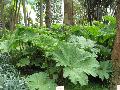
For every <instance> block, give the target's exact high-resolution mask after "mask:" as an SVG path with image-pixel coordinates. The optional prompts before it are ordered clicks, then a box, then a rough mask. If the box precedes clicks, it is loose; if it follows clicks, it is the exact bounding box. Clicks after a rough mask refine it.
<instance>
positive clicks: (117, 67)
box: [110, 0, 120, 90]
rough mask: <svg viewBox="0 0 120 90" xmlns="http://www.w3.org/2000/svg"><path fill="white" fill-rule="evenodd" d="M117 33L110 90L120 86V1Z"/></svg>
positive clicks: (117, 15) (119, 3) (118, 4)
mask: <svg viewBox="0 0 120 90" xmlns="http://www.w3.org/2000/svg"><path fill="white" fill-rule="evenodd" d="M116 20H117V32H116V38H115V42H114V46H113V51H112V57H111V58H112V64H113V74H112V78H111V85H110V90H117V85H120V0H118V3H117V9H116Z"/></svg>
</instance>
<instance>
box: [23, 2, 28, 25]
mask: <svg viewBox="0 0 120 90" xmlns="http://www.w3.org/2000/svg"><path fill="white" fill-rule="evenodd" d="M22 5H23V13H24V23H25V26H27V14H26V7H25V0H22Z"/></svg>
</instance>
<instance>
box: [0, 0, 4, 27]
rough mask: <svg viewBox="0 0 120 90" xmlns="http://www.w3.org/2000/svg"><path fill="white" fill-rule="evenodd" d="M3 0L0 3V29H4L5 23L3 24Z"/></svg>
mask: <svg viewBox="0 0 120 90" xmlns="http://www.w3.org/2000/svg"><path fill="white" fill-rule="evenodd" d="M3 12H4V0H1V1H0V28H3V29H5V22H4V15H3Z"/></svg>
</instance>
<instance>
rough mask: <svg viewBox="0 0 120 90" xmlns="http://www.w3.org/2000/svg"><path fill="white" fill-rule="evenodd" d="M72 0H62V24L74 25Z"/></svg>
mask: <svg viewBox="0 0 120 90" xmlns="http://www.w3.org/2000/svg"><path fill="white" fill-rule="evenodd" d="M73 12H74V9H73V0H64V24H67V25H74V13H73Z"/></svg>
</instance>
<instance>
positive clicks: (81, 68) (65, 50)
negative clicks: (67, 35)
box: [53, 37, 99, 85]
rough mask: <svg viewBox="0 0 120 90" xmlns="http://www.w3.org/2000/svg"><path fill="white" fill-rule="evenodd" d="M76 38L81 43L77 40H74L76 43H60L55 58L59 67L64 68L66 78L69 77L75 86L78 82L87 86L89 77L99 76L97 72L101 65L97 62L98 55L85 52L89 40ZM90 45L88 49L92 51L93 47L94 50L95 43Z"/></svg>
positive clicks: (54, 53)
mask: <svg viewBox="0 0 120 90" xmlns="http://www.w3.org/2000/svg"><path fill="white" fill-rule="evenodd" d="M76 38H77V39H78V40H79V41H77V40H76V41H75V42H74V40H73V42H74V43H73V42H72V43H60V44H59V47H58V48H57V50H55V51H54V52H53V56H54V59H55V60H56V61H57V66H63V67H64V68H63V70H64V77H65V78H66V77H69V79H70V80H71V82H73V83H74V84H77V81H78V82H79V83H80V84H81V85H86V84H87V83H88V76H87V75H92V76H94V77H95V76H97V74H96V70H97V68H98V67H99V63H98V62H97V60H96V56H97V55H96V54H95V53H93V52H92V53H91V52H88V51H87V50H85V47H86V46H84V43H87V40H86V39H85V38H83V37H76ZM76 38H75V39H76ZM79 38H80V39H79ZM72 39H73V38H72ZM82 39H83V40H82ZM80 40H81V41H80ZM82 41H85V42H82ZM91 42H92V41H91ZM78 44H79V45H78ZM80 44H81V47H80ZM90 44H91V43H89V46H87V47H89V48H90V49H91V47H92V48H93V45H92V44H93V43H92V44H91V45H90ZM76 45H78V46H79V47H77V46H76ZM83 46H84V47H83Z"/></svg>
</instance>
